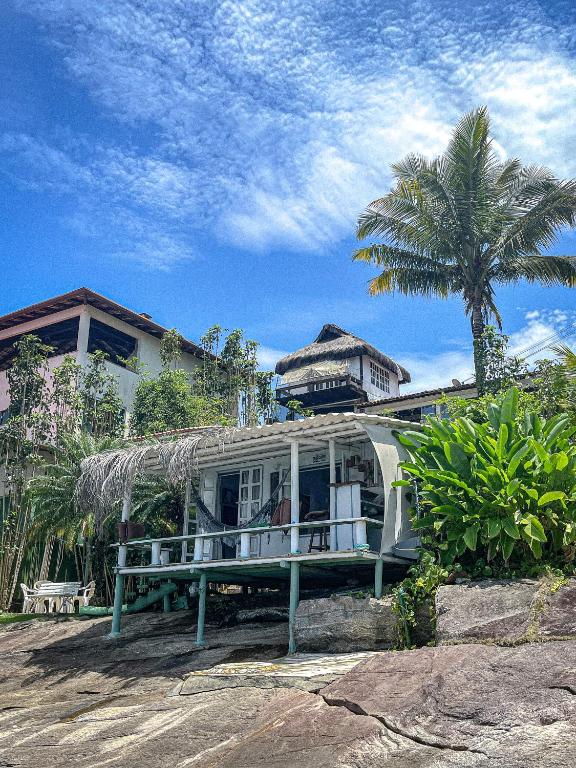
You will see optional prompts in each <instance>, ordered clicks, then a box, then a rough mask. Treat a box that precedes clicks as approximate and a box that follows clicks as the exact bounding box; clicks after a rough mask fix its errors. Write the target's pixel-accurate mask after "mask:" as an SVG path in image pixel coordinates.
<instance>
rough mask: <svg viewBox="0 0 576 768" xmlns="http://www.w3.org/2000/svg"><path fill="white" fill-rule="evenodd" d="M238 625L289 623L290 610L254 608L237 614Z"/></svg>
mask: <svg viewBox="0 0 576 768" xmlns="http://www.w3.org/2000/svg"><path fill="white" fill-rule="evenodd" d="M235 618H236V623H237V624H252V623H253V622H261V621H262V622H266V621H288V608H254V609H252V610H250V609H243V610H240V611H237V612H236V617H235Z"/></svg>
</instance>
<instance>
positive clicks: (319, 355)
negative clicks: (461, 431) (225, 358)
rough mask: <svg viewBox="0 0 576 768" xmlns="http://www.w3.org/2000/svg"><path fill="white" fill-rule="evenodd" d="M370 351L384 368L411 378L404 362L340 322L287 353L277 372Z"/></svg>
mask: <svg viewBox="0 0 576 768" xmlns="http://www.w3.org/2000/svg"><path fill="white" fill-rule="evenodd" d="M359 355H368V356H370V357H372V358H374V360H376V361H377V362H379V363H380V365H382V366H383V367H384V368H387V369H388V370H389V371H392V372H393V373H395V374H396V375H397V376H398V378H399V379H400V381H403V382H409V381H410V380H411V379H410V373H409V372H408V371H407V370H406V368H403V367H402V366H401V365H399V364H398V363H396V362H395V361H394V360H392V358H391V357H388V355H385V354H384V353H383V352H380V350H378V349H376V347H373V346H372V344H368V342H367V341H364V340H363V339H359V338H358V336H354V335H353V334H352V333H348V331H345V330H344V329H343V328H339V327H338V326H337V325H333V324H332V323H327V324H326V325H325V326H324V327H323V328H322V330H321V331H320V333H319V334H318V336H317V337H316V338H315V339H314V341H313V343H312V344H308V346H307V347H302V349H298V350H296V352H292V354H290V355H286V357H283V358H282V359H281V360H279V361H278V362H277V363H276V373H277V374H279V375H282V374H284V373H287V372H288V371H292V370H294V369H295V368H303V367H304V366H305V365H313V364H314V363H318V362H321V361H324V360H345V359H346V358H349V357H358V356H359Z"/></svg>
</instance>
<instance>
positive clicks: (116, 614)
mask: <svg viewBox="0 0 576 768" xmlns="http://www.w3.org/2000/svg"><path fill="white" fill-rule="evenodd" d="M123 599H124V576H122V574H121V573H117V574H116V586H115V587H114V608H113V610H112V631H111V632H110V635H109V636H110V637H120V631H121V620H122V600H123Z"/></svg>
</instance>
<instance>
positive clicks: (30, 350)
mask: <svg viewBox="0 0 576 768" xmlns="http://www.w3.org/2000/svg"><path fill="white" fill-rule="evenodd" d="M14 346H15V349H16V353H17V354H16V357H15V358H14V362H13V364H12V367H11V368H10V369H9V370H8V374H7V377H8V384H9V393H10V411H9V418H8V421H7V422H6V424H4V425H3V426H1V427H0V457H1V467H0V493H1V494H2V495H1V497H0V610H7V609H8V608H9V607H10V604H11V602H12V599H13V597H14V591H15V589H16V585H17V583H18V575H19V573H20V566H21V564H22V558H23V556H24V552H25V549H26V544H27V541H28V531H29V526H30V506H29V504H28V502H27V499H26V494H25V491H26V484H27V481H28V477H29V476H30V474H31V472H32V471H33V468H34V466H35V465H36V464H37V463H38V462H39V461H40V455H41V452H42V450H43V448H44V446H45V445H46V443H47V441H48V439H49V435H50V418H49V413H48V410H47V408H46V403H47V401H48V399H49V398H48V388H47V383H46V380H47V371H48V355H49V353H50V352H51V348H50V347H48V346H46V345H45V344H42V342H41V340H40V339H39V338H38V337H37V336H33V335H26V336H23V337H22V338H21V339H19V340H18V341H17V342H16V343H15V345H14Z"/></svg>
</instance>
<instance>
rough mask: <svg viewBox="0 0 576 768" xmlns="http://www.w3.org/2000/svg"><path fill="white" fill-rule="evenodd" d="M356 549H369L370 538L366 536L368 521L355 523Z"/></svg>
mask: <svg viewBox="0 0 576 768" xmlns="http://www.w3.org/2000/svg"><path fill="white" fill-rule="evenodd" d="M354 535H355V539H356V543H355V544H354V548H355V549H368V536H367V534H366V521H365V520H358V521H357V522H355V523H354Z"/></svg>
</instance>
